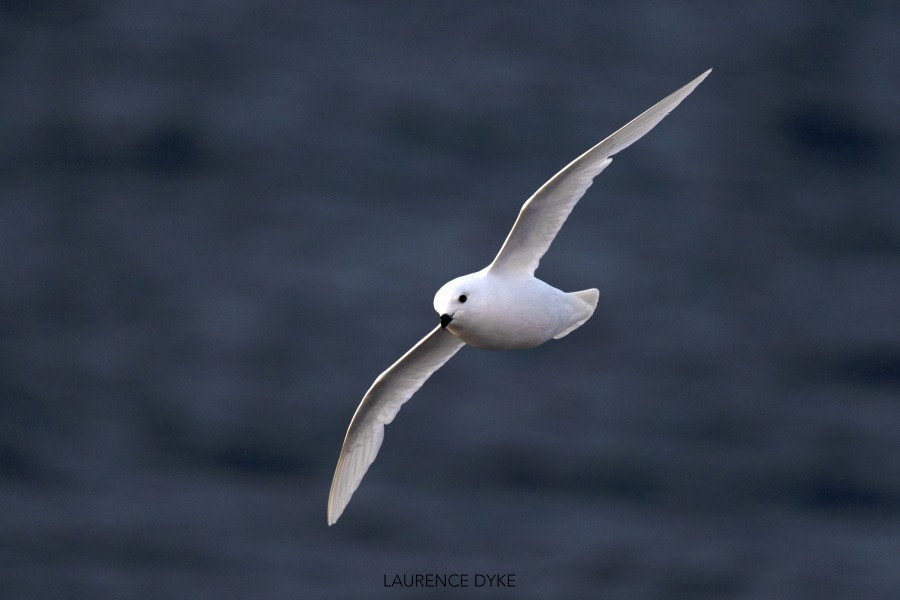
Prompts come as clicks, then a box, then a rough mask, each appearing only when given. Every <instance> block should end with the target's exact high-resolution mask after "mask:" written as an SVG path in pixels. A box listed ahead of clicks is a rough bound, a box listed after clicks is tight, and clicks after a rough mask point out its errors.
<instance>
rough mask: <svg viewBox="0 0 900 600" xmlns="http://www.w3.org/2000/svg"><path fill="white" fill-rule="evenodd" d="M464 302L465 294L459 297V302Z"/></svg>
mask: <svg viewBox="0 0 900 600" xmlns="http://www.w3.org/2000/svg"><path fill="white" fill-rule="evenodd" d="M466 300H467V298H466V295H465V294H463V295H462V296H460V297H459V301H460V302H465V301H466Z"/></svg>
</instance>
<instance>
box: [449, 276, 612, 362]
mask: <svg viewBox="0 0 900 600" xmlns="http://www.w3.org/2000/svg"><path fill="white" fill-rule="evenodd" d="M588 292H593V293H595V294H598V293H599V292H597V290H585V292H576V293H575V294H567V293H566V292H563V291H561V290H558V289H556V288H555V287H553V286H551V285H549V284H547V283H544V282H543V281H541V280H540V279H538V278H537V277H534V276H532V275H515V274H508V273H492V272H491V270H490V269H482V270H481V271H478V272H476V273H472V274H470V275H465V276H463V277H459V278H457V279H454V280H453V281H451V282H449V283H447V284H446V285H444V286H443V287H442V288H441V289H440V290H438V293H437V294H436V295H435V297H434V309H435V311H437V313H438V314H439V315H448V316H449V317H451V319H450V320H449V322H448V324H447V325H446V329H447V331H449V332H450V333H452V334H453V335H455V336H456V337H457V338H459V339H460V340H462V341H464V342H465V343H466V344H468V345H470V346H474V347H475V348H482V349H485V350H519V349H524V348H534V347H535V346H540V345H541V344H543V343H544V342H546V341H548V340H550V339H552V338H555V337H562V335H565V333H568V332H569V331H571V330H573V329H574V328H575V327H576V326H577V325H580V324H582V323H584V322H585V321H587V319H588V318H589V317H590V316H591V314H593V312H594V308H596V306H597V302H596V298H595V299H594V302H593V303H590V302H588V301H586V300H585V299H583V298H580V297H579V296H577V295H576V294H582V295H585V294H586V293H588ZM461 296H465V297H466V301H465V302H460V301H459V298H460V297H461ZM563 332H565V333H563Z"/></svg>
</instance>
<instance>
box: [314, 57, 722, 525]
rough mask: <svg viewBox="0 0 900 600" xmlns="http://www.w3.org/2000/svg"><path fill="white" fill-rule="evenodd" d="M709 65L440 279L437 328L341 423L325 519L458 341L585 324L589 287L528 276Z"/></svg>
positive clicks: (506, 341) (519, 338)
mask: <svg viewBox="0 0 900 600" xmlns="http://www.w3.org/2000/svg"><path fill="white" fill-rule="evenodd" d="M711 71H712V69H710V70H708V71H706V72H705V73H703V74H702V75H700V76H699V77H697V78H696V79H694V80H693V81H691V82H690V83H689V84H687V85H686V86H684V87H682V88H681V89H679V90H677V91H675V92H674V93H672V94H671V95H669V96H666V97H665V98H663V99H662V100H660V101H659V102H657V103H656V104H655V105H653V106H652V107H651V108H649V109H647V110H646V111H644V112H643V113H641V114H640V115H638V116H637V117H635V118H634V119H633V120H632V121H630V122H629V123H628V124H627V125H625V126H624V127H622V128H621V129H619V130H618V131H616V132H615V133H613V134H612V135H611V136H609V137H608V138H606V139H605V140H603V141H602V142H600V143H599V144H597V145H596V146H594V147H593V148H591V149H590V150H588V151H587V152H585V153H584V154H582V155H581V156H579V157H578V158H576V159H575V160H573V161H572V162H571V163H569V164H568V165H567V166H566V167H565V168H563V169H562V170H561V171H560V172H559V173H557V174H556V175H554V176H553V177H552V178H551V179H550V180H549V181H548V182H547V183H545V184H544V185H542V186H541V187H540V188H539V189H538V191H536V192H535V193H534V195H533V196H531V198H529V199H528V201H526V202H525V204H524V205H523V206H522V209H521V211H520V212H519V217H518V219H516V222H515V224H514V225H513V228H512V230H511V231H510V232H509V235H508V236H507V237H506V241H505V242H504V243H503V246H502V247H501V248H500V252H499V253H498V254H497V256H496V257H495V258H494V260H493V262H492V263H491V264H489V265H488V266H487V267H485V268H484V269H482V270H481V271H478V272H476V273H471V274H469V275H464V276H462V277H458V278H456V279H454V280H452V281H450V282H449V283H446V284H444V285H443V286H442V287H441V289H439V290H438V292H437V294H435V296H434V309H435V310H436V311H437V313H438V314H439V315H440V325H438V326H437V327H435V328H434V329H433V330H432V331H431V333H429V334H428V335H426V336H425V337H424V338H422V340H421V341H419V343H418V344H416V345H415V346H413V347H412V349H411V350H410V351H409V352H407V353H406V354H404V355H403V356H402V357H401V358H400V360H398V361H397V362H395V363H394V364H393V365H391V366H390V367H389V368H388V369H387V370H386V371H385V372H384V373H382V374H381V375H379V376H378V378H377V379H376V380H375V383H373V384H372V387H370V388H369V391H368V392H366V395H365V396H364V397H363V399H362V402H361V403H360V405H359V408H357V409H356V413H355V414H354V415H353V419H352V420H351V421H350V427H349V428H348V429H347V435H346V436H345V437H344V445H343V447H342V448H341V455H340V458H339V459H338V464H337V469H336V470H335V472H334V480H333V481H332V484H331V493H330V494H329V496H328V524H329V525H333V524H334V523H335V522H336V521H337V520H338V518H339V517H340V516H341V513H343V512H344V509H345V508H346V506H347V503H348V502H349V501H350V497H351V496H352V495H353V492H355V491H356V488H357V487H359V483H360V481H362V478H363V475H365V473H366V471H367V470H368V468H369V466H370V465H371V464H372V461H374V460H375V456H376V455H377V454H378V450H379V448H381V442H382V440H383V439H384V426H385V425H387V424H388V423H390V422H391V421H393V420H394V417H395V416H396V415H397V412H398V411H399V410H400V407H401V406H402V405H403V403H404V402H406V401H407V400H409V399H410V397H411V396H412V395H413V394H414V393H415V392H416V390H418V389H419V388H420V387H422V384H423V383H425V381H426V380H427V379H428V378H429V377H430V376H431V374H432V373H434V372H435V371H437V370H438V369H439V368H441V366H442V365H443V364H444V363H445V362H447V361H448V360H449V359H450V357H451V356H453V355H454V354H456V352H457V351H458V350H459V349H460V348H462V347H463V346H464V345H465V344H469V345H471V346H475V347H476V348H486V349H490V350H509V349H515V348H533V347H535V346H538V345H540V344H543V343H544V342H546V341H548V340H550V339H551V338H553V339H559V338H561V337H563V336H565V335H567V334H569V333H571V332H572V331H574V330H575V329H577V328H578V327H580V326H581V325H582V324H584V322H585V321H587V320H588V319H589V318H590V317H591V315H592V314H593V312H594V309H595V308H596V307H597V298H598V295H599V292H598V291H597V290H596V289H589V290H583V291H580V292H572V293H566V292H563V291H560V290H558V289H556V288H554V287H552V286H550V285H548V284H546V283H544V282H543V281H541V280H540V279H537V278H536V277H535V276H534V271H535V269H537V266H538V262H539V261H540V259H541V257H542V256H543V255H544V253H545V252H546V251H547V248H548V247H549V246H550V243H551V242H552V241H553V238H555V237H556V234H557V232H559V229H560V227H562V224H563V222H564V221H565V220H566V217H568V216H569V213H570V212H571V211H572V208H573V207H574V206H575V203H577V202H578V200H579V199H580V198H581V196H582V195H584V193H585V191H586V190H587V189H588V187H590V185H591V183H592V182H593V179H594V177H596V176H597V175H598V174H599V173H600V172H601V171H602V170H603V169H605V168H606V167H607V166H608V165H609V163H610V162H612V158H610V157H611V156H613V155H614V154H616V153H617V152H619V151H621V150H623V149H625V148H627V147H628V146H630V145H631V144H633V143H634V142H636V141H637V140H638V139H640V138H641V137H642V136H644V134H646V133H647V132H648V131H650V130H651V129H653V127H655V126H656V124H657V123H659V122H660V121H662V119H663V117H665V116H666V115H667V114H669V112H670V111H672V109H674V108H675V107H676V106H678V104H679V103H680V102H681V101H682V100H684V99H685V98H686V97H687V96H688V94H690V93H691V92H693V91H694V88H696V87H697V86H698V85H700V82H701V81H703V80H704V79H705V78H706V76H707V75H709V73H710V72H711Z"/></svg>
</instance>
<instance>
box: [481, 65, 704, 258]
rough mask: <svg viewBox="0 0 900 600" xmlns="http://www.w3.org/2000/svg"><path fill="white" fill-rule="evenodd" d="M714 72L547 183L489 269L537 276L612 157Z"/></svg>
mask: <svg viewBox="0 0 900 600" xmlns="http://www.w3.org/2000/svg"><path fill="white" fill-rule="evenodd" d="M711 71H712V69H710V70H709V71H706V72H705V73H703V74H702V75H700V76H699V77H697V78H696V79H694V80H693V81H692V82H690V83H689V84H687V85H686V86H684V87H683V88H681V89H679V90H677V91H676V92H673V93H672V94H670V95H669V96H666V97H665V98H663V99H662V100H660V101H659V102H657V103H656V104H654V105H653V106H652V107H650V108H649V109H647V110H646V111H644V112H643V113H641V114H640V115H638V116H637V117H635V118H634V119H632V120H631V121H630V122H629V123H628V124H627V125H625V126H624V127H622V128H621V129H619V130H618V131H616V132H615V133H613V134H612V135H611V136H609V137H608V138H606V139H605V140H603V141H602V142H600V143H599V144H597V145H596V146H594V147H593V148H591V149H590V150H588V151H587V152H585V153H584V154H582V155H581V156H579V157H578V158H576V159H575V160H573V161H572V162H571V163H569V164H568V165H567V166H566V167H565V168H563V170H561V171H560V172H559V173H557V174H556V175H554V176H553V177H552V178H551V179H550V181H548V182H547V183H545V184H544V185H542V186H541V187H540V188H539V189H538V191H536V192H535V193H534V195H533V196H531V198H529V199H528V200H527V201H526V202H525V204H524V205H523V206H522V210H521V211H519V218H518V219H516V222H515V224H514V225H513V228H512V230H511V231H510V232H509V235H508V236H507V237H506V241H505V242H503V246H502V247H501V248H500V252H499V253H498V254H497V257H496V258H494V262H492V263H491V264H490V267H489V268H490V269H491V270H492V271H494V272H502V273H516V274H522V273H527V274H529V275H533V274H534V271H535V269H537V266H538V263H539V262H540V260H541V257H542V256H543V255H544V253H545V252H546V251H547V248H549V247H550V243H551V242H553V238H555V237H556V234H557V233H558V232H559V228H560V227H562V224H563V223H564V222H565V220H566V218H567V217H568V216H569V213H570V212H572V208H573V207H574V206H575V204H576V203H577V202H578V200H579V199H580V198H581V196H583V195H584V192H585V191H587V189H588V188H589V187H590V186H591V183H592V182H593V180H594V177H596V176H597V175H599V174H600V171H602V170H603V169H604V168H606V166H607V165H608V164H609V163H610V162H611V161H612V159H611V158H610V156H612V155H614V154H616V153H617V152H619V151H620V150H624V149H625V148H627V147H628V146H630V145H631V144H633V143H634V142H636V141H637V140H639V139H640V138H641V137H643V136H644V135H645V134H646V133H647V132H648V131H650V130H651V129H653V128H654V127H655V126H656V124H657V123H659V122H660V121H662V120H663V118H664V117H665V116H666V115H667V114H669V113H670V112H671V111H672V109H674V108H675V107H676V106H678V104H679V103H680V102H681V101H682V100H684V99H685V98H686V97H687V96H688V94H690V93H691V92H693V91H694V88H695V87H697V86H698V85H700V82H701V81H703V80H704V79H706V76H707V75H709V73H710V72H711Z"/></svg>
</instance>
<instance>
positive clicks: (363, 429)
mask: <svg viewBox="0 0 900 600" xmlns="http://www.w3.org/2000/svg"><path fill="white" fill-rule="evenodd" d="M464 345H465V343H464V342H463V341H461V340H460V339H459V338H457V337H456V336H455V335H453V334H452V333H450V332H449V331H446V330H444V329H442V328H441V327H440V326H437V327H435V328H434V330H433V331H432V332H431V333H429V334H428V335H426V336H425V337H424V338H422V340H421V341H419V343H418V344H416V345H415V346H413V347H412V349H411V350H410V351H409V352H407V353H406V354H404V355H403V356H402V357H401V358H400V360H398V361H397V362H395V363H394V364H393V365H391V366H390V367H389V368H388V369H387V371H385V372H384V373H382V374H381V375H379V376H378V379H376V380H375V383H373V384H372V387H370V388H369V391H368V392H366V395H365V396H363V399H362V402H361V403H360V405H359V408H357V409H356V413H355V414H354V415H353V420H351V421H350V427H349V428H348V429H347V435H346V436H345V437H344V446H343V447H342V448H341V456H340V458H339V459H338V464H337V469H336V470H335V472H334V480H333V481H332V482H331V493H330V494H329V495H328V524H329V525H333V524H334V523H335V522H336V521H337V520H338V517H340V516H341V513H343V512H344V508H346V506H347V503H348V502H350V497H351V496H352V495H353V492H355V491H356V488H357V487H359V482H360V481H362V478H363V475H365V474H366V471H367V470H368V469H369V465H371V464H372V461H374V460H375V456H376V455H377V454H378V450H379V448H381V442H382V440H383V439H384V426H385V425H387V424H388V423H390V422H391V421H393V420H394V417H395V416H397V413H398V412H399V411H400V407H401V406H403V404H404V403H405V402H406V401H407V400H409V399H410V398H411V397H412V395H413V394H415V393H416V390H418V389H419V388H420V387H422V384H423V383H425V381H426V380H427V379H428V378H429V377H431V374H432V373H434V372H435V371H437V370H438V369H440V368H441V366H443V364H444V363H445V362H447V361H448V360H450V357H451V356H453V355H454V354H456V353H457V351H459V349H460V348H462V347H463V346H464Z"/></svg>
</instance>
